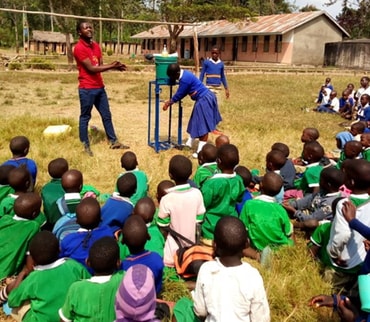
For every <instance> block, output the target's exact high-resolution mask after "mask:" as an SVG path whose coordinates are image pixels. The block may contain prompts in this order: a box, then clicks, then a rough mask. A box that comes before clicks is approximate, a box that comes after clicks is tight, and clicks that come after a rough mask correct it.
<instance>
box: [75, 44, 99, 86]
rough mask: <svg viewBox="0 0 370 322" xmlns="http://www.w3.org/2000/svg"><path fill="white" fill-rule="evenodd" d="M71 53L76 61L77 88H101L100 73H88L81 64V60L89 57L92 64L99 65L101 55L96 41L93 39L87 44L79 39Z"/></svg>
mask: <svg viewBox="0 0 370 322" xmlns="http://www.w3.org/2000/svg"><path fill="white" fill-rule="evenodd" d="M73 55H74V57H75V59H76V62H77V68H78V81H79V86H78V87H79V88H87V89H88V88H102V87H104V83H103V78H102V76H101V73H90V72H89V71H88V70H87V69H86V68H85V67H84V66H83V65H82V61H84V60H85V59H86V58H88V59H90V61H91V64H92V65H93V66H99V62H100V60H101V57H102V53H101V49H100V46H99V44H98V43H96V42H95V41H93V42H92V43H91V44H88V43H87V42H86V41H83V40H82V39H80V40H79V41H78V43H77V44H76V46H75V49H74V51H73Z"/></svg>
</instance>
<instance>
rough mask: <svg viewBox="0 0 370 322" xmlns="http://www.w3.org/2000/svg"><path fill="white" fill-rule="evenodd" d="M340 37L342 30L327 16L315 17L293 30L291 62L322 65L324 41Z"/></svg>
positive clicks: (335, 40) (336, 39) (335, 39)
mask: <svg viewBox="0 0 370 322" xmlns="http://www.w3.org/2000/svg"><path fill="white" fill-rule="evenodd" d="M342 39H343V36H342V32H341V31H340V30H339V29H338V28H337V27H335V25H334V24H333V23H332V22H331V21H330V20H329V19H328V18H326V17H325V16H320V17H317V18H316V19H314V20H312V21H310V22H308V23H306V24H304V25H302V26H300V27H298V28H296V29H295V30H294V40H293V56H292V64H294V65H305V64H307V65H323V63H324V51H325V43H327V42H337V41H341V40H342Z"/></svg>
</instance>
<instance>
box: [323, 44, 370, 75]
mask: <svg viewBox="0 0 370 322" xmlns="http://www.w3.org/2000/svg"><path fill="white" fill-rule="evenodd" d="M369 57H370V42H337V43H328V44H326V45H325V54H324V63H325V65H326V66H335V67H341V68H361V69H369V68H370V58H369Z"/></svg>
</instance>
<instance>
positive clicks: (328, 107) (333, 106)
mask: <svg viewBox="0 0 370 322" xmlns="http://www.w3.org/2000/svg"><path fill="white" fill-rule="evenodd" d="M314 111H317V112H321V113H339V99H338V97H337V92H336V91H332V92H331V93H330V95H329V101H328V102H327V103H323V104H321V105H319V106H318V107H317V109H314Z"/></svg>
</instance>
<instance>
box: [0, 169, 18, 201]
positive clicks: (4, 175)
mask: <svg viewBox="0 0 370 322" xmlns="http://www.w3.org/2000/svg"><path fill="white" fill-rule="evenodd" d="M13 169H15V166H14V165H1V166H0V203H1V201H2V200H3V199H4V198H5V197H6V196H8V195H9V194H13V193H14V189H13V188H12V187H11V186H10V184H9V173H10V171H11V170H13Z"/></svg>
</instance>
